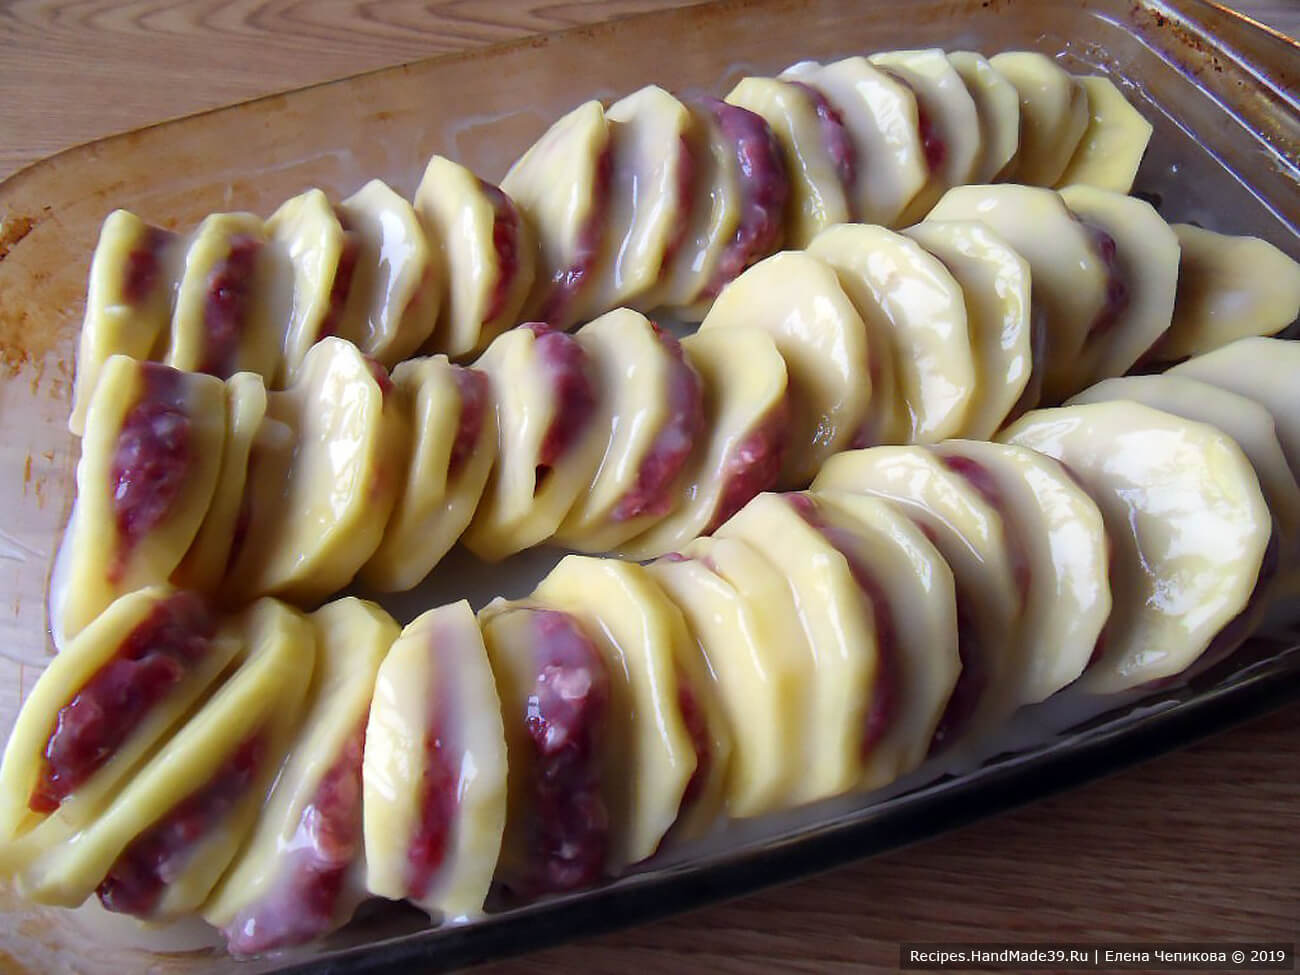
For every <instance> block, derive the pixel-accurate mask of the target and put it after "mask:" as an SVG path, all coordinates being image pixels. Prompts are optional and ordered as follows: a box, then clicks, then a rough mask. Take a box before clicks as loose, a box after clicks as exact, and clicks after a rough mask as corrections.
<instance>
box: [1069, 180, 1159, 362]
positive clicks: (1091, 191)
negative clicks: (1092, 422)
mask: <svg viewBox="0 0 1300 975" xmlns="http://www.w3.org/2000/svg"><path fill="white" fill-rule="evenodd" d="M1061 199H1062V200H1064V201H1065V205H1066V206H1068V207H1069V208H1070V211H1071V212H1072V213H1073V214H1074V215H1075V216H1077V217H1078V218H1079V219H1081V220H1083V221H1084V222H1086V223H1087V224H1089V225H1091V226H1093V227H1096V228H1098V229H1099V230H1101V232H1102V233H1104V234H1105V235H1106V236H1107V237H1108V238H1110V240H1111V241H1112V242H1113V244H1114V254H1115V257H1114V267H1113V268H1112V270H1111V275H1112V285H1111V288H1110V289H1109V292H1108V294H1107V297H1106V307H1105V308H1104V309H1103V311H1102V313H1101V315H1102V317H1101V318H1100V319H1099V320H1098V321H1097V322H1096V323H1094V325H1093V330H1092V333H1091V334H1090V335H1089V336H1088V341H1087V342H1086V343H1085V346H1084V356H1085V359H1086V360H1087V362H1088V363H1089V364H1090V368H1091V376H1090V380H1089V381H1090V382H1096V381H1098V380H1102V379H1108V378H1110V377H1111V376H1122V375H1124V373H1126V372H1128V371H1129V370H1130V369H1132V368H1133V366H1134V365H1135V364H1136V363H1137V362H1138V361H1140V360H1141V359H1142V358H1143V356H1145V355H1146V354H1147V353H1148V352H1149V351H1150V350H1151V347H1152V346H1154V345H1155V344H1156V343H1157V342H1159V341H1160V339H1161V338H1162V337H1163V336H1164V334H1165V333H1166V332H1167V331H1169V326H1170V323H1171V322H1172V320H1173V315H1174V295H1175V292H1176V290H1177V287H1178V254H1179V247H1178V238H1177V237H1176V236H1175V235H1174V232H1173V231H1172V230H1170V229H1169V224H1167V223H1165V221H1164V220H1163V219H1162V218H1161V216H1160V214H1158V213H1156V211H1155V208H1154V207H1152V206H1151V204H1149V203H1147V202H1146V201H1145V200H1139V199H1138V198H1137V197H1135V196H1124V195H1123V194H1121V193H1112V192H1111V191H1110V190H1100V189H1097V188H1096V187H1094V186H1067V187H1066V188H1065V189H1063V190H1061Z"/></svg>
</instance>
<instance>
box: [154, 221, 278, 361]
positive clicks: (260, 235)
mask: <svg viewBox="0 0 1300 975" xmlns="http://www.w3.org/2000/svg"><path fill="white" fill-rule="evenodd" d="M267 241H268V238H267V234H266V225H265V224H264V223H263V222H262V220H261V219H260V218H259V217H256V216H254V215H253V214H251V213H214V214H212V215H211V216H209V217H205V218H204V220H203V222H202V223H201V224H199V227H198V230H196V231H195V232H194V235H193V237H192V238H191V239H190V244H189V249H188V250H187V251H186V252H185V271H184V273H183V274H182V275H181V279H180V285H179V286H178V288H177V291H176V310H175V313H174V314H173V316H172V324H171V337H170V341H169V343H168V345H167V355H166V358H165V359H164V360H163V361H164V362H166V364H167V365H169V366H172V367H173V368H175V369H181V370H184V371H185V372H206V373H211V374H212V375H214V376H217V377H218V378H221V379H225V378H226V377H227V376H233V375H234V374H235V373H237V372H255V373H257V374H258V375H259V376H266V377H274V376H275V375H276V374H277V373H279V371H280V355H281V353H280V348H281V344H282V341H283V335H284V330H285V326H286V323H287V318H288V311H289V309H288V300H287V294H285V293H283V292H282V289H281V287H280V284H281V277H282V274H281V272H282V271H284V270H285V268H283V267H282V266H281V260H280V258H279V257H278V256H277V255H276V254H275V253H274V252H273V250H272V249H271V248H269V247H267Z"/></svg>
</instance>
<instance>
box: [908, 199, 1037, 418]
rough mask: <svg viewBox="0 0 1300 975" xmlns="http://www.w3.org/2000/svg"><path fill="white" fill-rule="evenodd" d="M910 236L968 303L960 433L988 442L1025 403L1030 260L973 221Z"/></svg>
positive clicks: (919, 229)
mask: <svg viewBox="0 0 1300 975" xmlns="http://www.w3.org/2000/svg"><path fill="white" fill-rule="evenodd" d="M905 233H906V234H907V236H909V237H911V238H912V239H913V240H915V241H916V242H917V243H919V244H920V245H921V246H922V247H924V248H925V249H926V250H927V251H929V252H930V253H931V254H933V255H934V256H935V257H937V258H938V259H939V260H940V261H941V262H943V266H944V267H946V268H947V269H948V271H949V273H951V274H952V276H953V278H954V279H955V280H956V282H957V285H958V287H959V288H960V289H961V293H962V296H963V297H964V298H965V301H966V325H967V329H968V331H969V333H970V343H971V351H972V353H973V358H974V365H975V380H974V388H973V391H972V393H971V398H970V405H969V406H968V407H967V410H966V416H965V418H964V419H963V420H962V422H961V424H960V427H959V428H958V430H957V431H956V432H958V433H960V434H961V435H962V436H967V437H973V438H977V439H985V438H988V437H991V436H993V432H994V431H995V430H997V429H998V428H999V427H1000V426H1002V424H1003V423H1005V422H1006V419H1007V417H1008V416H1009V415H1010V414H1011V413H1012V411H1013V410H1014V409H1015V408H1016V404H1018V403H1019V402H1020V401H1021V398H1022V397H1023V396H1024V393H1025V390H1026V388H1027V387H1028V385H1029V380H1030V377H1031V376H1032V375H1033V371H1034V353H1033V348H1032V345H1033V342H1032V339H1033V334H1032V333H1033V323H1032V318H1031V315H1032V301H1031V288H1030V276H1029V263H1028V262H1027V261H1026V260H1025V259H1024V258H1023V257H1021V256H1020V255H1019V254H1018V253H1016V251H1015V250H1013V249H1012V247H1011V245H1009V244H1008V243H1007V242H1006V241H1004V240H1003V239H1002V238H1001V237H999V236H998V234H997V233H996V231H993V230H991V229H990V228H989V227H988V226H986V225H985V224H982V223H979V222H977V221H973V220H971V221H951V222H944V221H939V220H927V221H925V222H924V223H919V224H917V225H916V226H915V227H912V228H910V229H909V230H907V231H905Z"/></svg>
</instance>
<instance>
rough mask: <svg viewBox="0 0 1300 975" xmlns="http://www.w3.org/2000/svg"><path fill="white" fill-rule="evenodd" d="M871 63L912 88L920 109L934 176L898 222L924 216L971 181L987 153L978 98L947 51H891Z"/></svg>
mask: <svg viewBox="0 0 1300 975" xmlns="http://www.w3.org/2000/svg"><path fill="white" fill-rule="evenodd" d="M871 63H872V64H874V65H875V66H876V67H878V68H884V69H885V70H886V71H889V72H890V73H891V74H893V75H894V76H895V77H897V78H898V79H899V80H900V81H902V82H903V83H904V84H906V85H907V86H908V87H909V88H911V89H912V92H913V93H914V94H915V95H916V100H917V104H918V106H919V109H920V129H921V140H922V143H923V145H924V147H925V155H926V159H927V161H928V162H929V166H930V175H929V178H928V179H927V180H926V183H925V185H924V186H923V187H921V189H920V191H919V192H918V193H917V194H916V196H914V197H913V198H912V202H911V203H910V204H908V206H907V207H906V208H905V209H904V210H903V213H902V214H901V215H900V216H899V218H898V221H897V224H898V225H899V226H907V225H908V224H912V223H915V222H916V221H918V220H920V219H921V218H922V217H924V216H925V215H926V214H927V213H928V212H929V211H930V208H931V207H933V206H934V204H935V201H936V200H938V199H939V197H941V196H942V195H943V192H944V190H946V189H948V188H949V187H950V186H961V185H963V184H965V183H969V182H970V181H971V180H972V179H973V178H974V176H975V172H976V166H977V165H979V161H980V156H981V154H982V152H983V138H984V137H983V133H982V132H981V131H980V117H979V112H978V111H977V109H976V107H975V100H974V99H973V98H972V97H971V94H970V91H969V90H967V88H966V84H965V82H963V81H962V79H961V75H959V74H958V73H957V70H956V69H955V68H954V67H953V66H952V64H951V63H950V62H949V61H948V58H947V57H946V56H945V55H944V53H943V51H940V50H939V49H938V48H927V49H925V50H919V51H889V52H886V53H883V54H875V55H872V57H871Z"/></svg>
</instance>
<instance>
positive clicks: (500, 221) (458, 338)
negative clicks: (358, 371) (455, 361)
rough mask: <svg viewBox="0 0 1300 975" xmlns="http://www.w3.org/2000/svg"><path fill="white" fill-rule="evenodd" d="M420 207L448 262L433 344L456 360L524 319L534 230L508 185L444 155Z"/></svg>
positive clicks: (423, 188) (419, 192)
mask: <svg viewBox="0 0 1300 975" xmlns="http://www.w3.org/2000/svg"><path fill="white" fill-rule="evenodd" d="M414 206H415V212H416V213H417V214H419V217H420V224H421V226H423V227H424V229H425V232H426V233H427V234H428V235H429V237H430V239H431V240H433V241H435V242H436V244H437V249H439V250H440V251H441V252H442V254H443V257H444V258H445V261H446V266H447V289H446V294H445V295H444V297H443V302H442V308H441V310H440V311H439V313H438V316H439V317H438V324H437V326H436V327H435V329H434V334H433V338H432V341H431V342H426V343H425V344H426V347H430V349H431V351H436V352H442V353H445V354H446V355H449V356H451V357H452V358H458V357H460V356H467V355H473V354H475V353H477V352H480V351H482V350H483V349H484V348H486V347H487V344H488V343H489V342H490V341H492V339H494V338H496V337H497V336H498V335H500V334H501V333H502V332H504V331H505V330H506V329H507V328H509V327H510V326H511V325H514V324H516V323H517V322H518V321H519V313H520V309H521V307H522V306H523V303H524V300H525V299H526V298H527V296H528V292H529V290H530V289H531V288H532V286H533V274H534V273H535V271H536V262H537V247H536V242H535V241H534V240H533V235H532V231H531V230H530V229H529V227H528V225H527V224H526V223H524V221H523V219H522V218H521V217H520V215H519V211H518V209H517V208H516V207H515V205H514V202H513V201H512V200H511V199H510V197H508V196H507V195H506V194H505V193H504V192H503V191H502V190H500V189H498V188H497V187H495V186H493V185H492V184H490V183H486V182H484V181H483V180H481V179H479V178H478V177H477V176H475V175H474V174H473V173H472V172H470V171H469V170H468V169H466V168H465V167H464V166H461V165H460V164H459V163H454V162H452V161H451V160H450V159H448V158H446V157H445V156H434V157H433V158H432V159H430V160H429V164H428V166H426V167H425V170H424V177H423V178H422V179H421V180H420V185H419V187H417V188H416V191H415V200H414ZM432 346H436V348H432Z"/></svg>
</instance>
